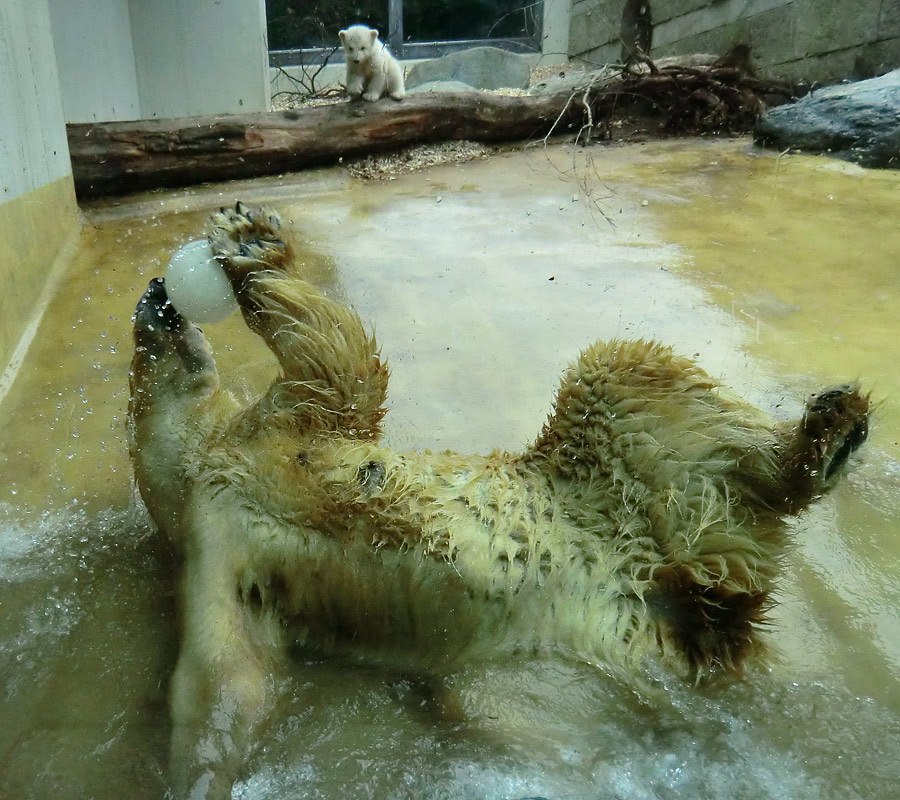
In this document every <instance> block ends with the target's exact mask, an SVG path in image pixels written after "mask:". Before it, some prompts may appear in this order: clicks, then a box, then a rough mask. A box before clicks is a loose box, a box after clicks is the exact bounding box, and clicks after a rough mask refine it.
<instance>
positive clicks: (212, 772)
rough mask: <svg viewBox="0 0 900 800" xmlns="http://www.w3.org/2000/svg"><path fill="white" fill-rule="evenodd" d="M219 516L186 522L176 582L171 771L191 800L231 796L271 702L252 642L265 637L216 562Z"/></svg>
mask: <svg viewBox="0 0 900 800" xmlns="http://www.w3.org/2000/svg"><path fill="white" fill-rule="evenodd" d="M205 507H208V504H206V506H205ZM226 517H227V511H226V512H222V511H219V512H215V511H214V512H212V513H211V514H210V513H208V514H207V515H206V516H204V517H203V518H199V519H194V520H192V522H193V524H194V527H195V528H196V529H197V530H196V531H195V534H196V535H195V536H194V539H193V540H192V545H191V551H192V552H191V558H189V559H187V561H186V563H185V572H184V575H183V582H182V587H181V593H182V598H181V600H182V602H181V608H182V637H181V641H182V645H181V652H180V653H179V657H178V663H177V666H176V668H175V673H174V675H173V676H172V686H171V699H170V702H171V717H172V740H171V776H172V782H173V788H174V790H175V795H176V796H177V797H179V798H182V797H185V798H187V797H189V798H191V799H192V800H195V799H196V800H224V799H225V798H228V797H231V787H232V785H233V783H234V781H235V780H236V779H237V777H238V775H239V773H240V769H241V766H242V765H243V763H244V761H245V759H246V758H247V755H248V753H249V750H250V745H251V743H252V742H254V741H256V739H257V737H258V734H259V729H260V727H261V725H262V724H263V723H264V722H265V720H266V718H267V716H268V712H269V706H270V702H271V697H270V688H269V681H270V678H269V674H270V669H269V666H270V665H269V664H268V663H267V659H266V657H265V655H264V653H263V650H264V648H263V647H261V646H259V645H258V644H257V642H265V641H266V640H267V639H268V638H270V637H269V636H267V634H266V633H264V632H262V629H261V628H260V625H261V624H262V623H261V622H260V620H258V619H256V618H254V615H253V614H252V612H251V611H249V610H248V609H247V608H246V607H245V606H244V604H242V603H241V600H240V597H239V591H238V587H237V580H236V579H235V578H234V575H233V573H232V572H231V571H230V570H228V569H227V565H223V564H222V552H223V544H222V542H220V541H219V540H218V538H216V537H218V535H219V534H221V533H222V532H223V531H225V530H227V529H228V528H227V526H228V525H229V520H228V519H226ZM201 528H202V530H201ZM203 531H208V534H207V535H208V537H209V538H206V537H205V536H204V533H203ZM223 566H226V568H223Z"/></svg>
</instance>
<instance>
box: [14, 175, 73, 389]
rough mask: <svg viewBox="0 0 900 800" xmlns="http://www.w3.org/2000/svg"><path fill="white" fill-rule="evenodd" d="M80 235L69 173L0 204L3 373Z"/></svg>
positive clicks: (39, 310) (39, 311)
mask: <svg viewBox="0 0 900 800" xmlns="http://www.w3.org/2000/svg"><path fill="white" fill-rule="evenodd" d="M77 231H78V206H77V204H76V202H75V190H74V188H73V185H72V176H71V175H66V176H64V177H62V178H59V179H57V180H55V181H52V182H51V183H48V184H45V185H44V186H40V187H38V188H37V189H32V190H31V191H30V192H26V193H25V194H22V195H20V196H19V197H16V198H15V199H13V200H8V201H7V202H5V203H0V286H2V291H0V373H3V372H4V370H5V369H6V367H7V365H9V361H10V358H11V357H12V355H13V353H14V352H15V350H16V347H17V345H18V343H19V341H20V339H21V338H22V335H23V333H24V332H25V331H26V329H27V328H28V326H29V324H30V323H32V322H34V321H35V319H36V317H37V316H38V315H39V314H40V313H41V310H42V307H43V305H44V303H45V302H46V297H48V296H49V292H50V290H51V286H52V284H53V283H54V282H55V277H56V273H57V272H58V271H59V265H58V260H59V259H60V258H64V257H65V250H66V244H67V243H68V242H70V241H71V240H72V239H73V238H74V237H75V235H76V233H77Z"/></svg>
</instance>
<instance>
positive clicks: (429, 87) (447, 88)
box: [406, 81, 476, 94]
mask: <svg viewBox="0 0 900 800" xmlns="http://www.w3.org/2000/svg"><path fill="white" fill-rule="evenodd" d="M474 91H476V89H475V87H474V86H469V84H468V83H463V82H462V81H426V82H425V83H418V84H416V85H415V86H408V87H407V89H406V92H407V94H427V93H428V92H474Z"/></svg>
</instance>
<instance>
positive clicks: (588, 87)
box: [67, 65, 790, 198]
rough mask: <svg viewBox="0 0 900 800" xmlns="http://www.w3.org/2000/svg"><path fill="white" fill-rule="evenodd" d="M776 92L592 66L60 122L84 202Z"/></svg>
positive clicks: (726, 78)
mask: <svg viewBox="0 0 900 800" xmlns="http://www.w3.org/2000/svg"><path fill="white" fill-rule="evenodd" d="M773 87H775V88H774V89H773ZM776 89H777V90H778V91H782V92H783V91H784V87H782V86H780V85H775V84H769V83H766V82H764V81H759V80H758V79H756V78H754V77H752V75H750V74H748V73H746V72H743V71H741V70H737V69H734V68H731V67H725V66H722V67H717V66H715V65H713V66H711V67H678V66H672V67H666V68H664V69H662V70H658V71H656V72H655V73H653V74H649V75H647V74H642V75H633V74H630V73H628V72H621V71H612V70H606V71H600V72H598V73H593V74H592V77H591V78H590V81H589V82H588V83H586V84H585V85H584V86H581V87H579V88H577V89H576V90H575V91H574V92H573V91H571V90H566V91H564V92H558V93H555V94H545V95H526V96H508V95H500V94H492V93H487V92H477V91H475V92H440V93H429V94H412V95H407V97H406V98H405V99H404V100H403V101H401V102H399V103H398V102H395V101H393V100H388V99H385V100H380V101H379V102H377V103H364V102H356V103H350V102H341V103H335V104H333V105H325V106H317V107H307V108H299V109H291V110H288V111H274V112H270V113H263V114H244V115H237V116H228V117H219V116H217V117H192V118H185V119H162V120H139V121H136V122H104V123H85V124H72V125H69V126H67V127H68V140H69V153H70V156H71V159H72V173H73V176H74V180H75V189H76V192H77V194H78V195H79V197H82V198H85V197H92V196H98V195H105V194H124V193H128V192H135V191H140V190H145V189H152V188H157V187H174V186H184V185H189V184H196V183H201V182H204V181H222V180H230V179H235V178H248V177H254V176H259V175H271V174H277V173H281V172H289V171H295V170H299V169H304V168H306V167H313V166H321V165H326V164H333V163H336V162H338V161H339V160H341V159H350V158H354V157H361V156H366V155H372V154H374V153H382V152H387V151H391V150H397V149H400V148H402V147H405V146H408V145H412V144H423V143H432V142H438V141H447V140H451V139H467V140H471V141H477V142H501V141H512V140H523V139H524V140H533V139H541V138H543V137H546V136H548V135H549V134H551V133H557V134H559V133H566V132H575V133H576V134H577V136H581V137H583V141H590V139H591V136H592V133H593V132H594V131H595V130H600V129H601V128H603V126H607V128H606V129H607V130H608V123H609V121H610V120H611V119H612V118H613V116H614V115H619V116H622V115H624V114H627V113H640V114H643V115H649V116H651V117H655V118H656V119H658V120H659V121H660V123H661V124H663V125H668V126H669V128H671V129H685V130H702V129H704V128H705V127H709V126H710V125H712V126H714V127H716V126H717V127H718V128H724V129H730V130H734V129H740V130H750V128H751V127H752V125H753V123H754V122H755V120H756V118H757V117H758V115H759V113H760V111H761V110H762V108H763V107H764V105H765V104H764V102H763V100H761V99H760V98H761V96H762V94H763V93H765V92H772V91H775V90H776ZM789 94H790V92H788V95H789ZM785 99H787V97H785Z"/></svg>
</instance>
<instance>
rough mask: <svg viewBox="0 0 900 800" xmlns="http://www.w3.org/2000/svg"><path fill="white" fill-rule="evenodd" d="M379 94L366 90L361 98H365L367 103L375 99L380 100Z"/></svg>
mask: <svg viewBox="0 0 900 800" xmlns="http://www.w3.org/2000/svg"><path fill="white" fill-rule="evenodd" d="M380 99H381V95H380V94H378V92H366V93H365V94H364V95H363V100H366V101H367V102H369V103H374V102H375V101H376V100H380Z"/></svg>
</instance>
